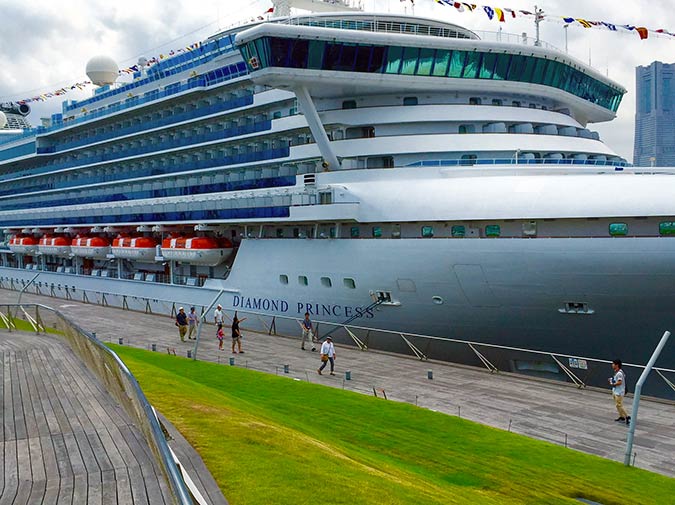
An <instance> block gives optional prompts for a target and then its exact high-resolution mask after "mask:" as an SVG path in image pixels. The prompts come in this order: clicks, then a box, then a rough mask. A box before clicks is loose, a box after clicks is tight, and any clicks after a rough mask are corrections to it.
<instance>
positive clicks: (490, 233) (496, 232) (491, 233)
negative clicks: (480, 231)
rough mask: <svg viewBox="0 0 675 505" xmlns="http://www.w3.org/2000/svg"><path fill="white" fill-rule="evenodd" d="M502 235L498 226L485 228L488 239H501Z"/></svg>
mask: <svg viewBox="0 0 675 505" xmlns="http://www.w3.org/2000/svg"><path fill="white" fill-rule="evenodd" d="M501 234H502V229H501V226H499V225H498V224H489V225H487V226H486V227H485V236H486V237H499V236H500V235H501Z"/></svg>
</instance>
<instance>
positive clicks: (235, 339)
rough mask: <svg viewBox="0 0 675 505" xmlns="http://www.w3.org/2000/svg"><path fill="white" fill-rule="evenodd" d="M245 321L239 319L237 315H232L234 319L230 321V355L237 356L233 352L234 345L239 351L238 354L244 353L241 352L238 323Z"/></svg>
mask: <svg viewBox="0 0 675 505" xmlns="http://www.w3.org/2000/svg"><path fill="white" fill-rule="evenodd" d="M242 321H246V318H245V317H244V318H242V319H239V318H238V317H237V313H236V312H235V313H234V319H232V354H237V351H235V350H234V348H235V345H236V346H237V347H238V349H239V354H244V351H242V350H241V330H240V329H239V323H241V322H242Z"/></svg>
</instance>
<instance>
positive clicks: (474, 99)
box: [469, 96, 481, 105]
mask: <svg viewBox="0 0 675 505" xmlns="http://www.w3.org/2000/svg"><path fill="white" fill-rule="evenodd" d="M480 104H481V99H480V98H479V97H477V96H472V97H470V98H469V105H480Z"/></svg>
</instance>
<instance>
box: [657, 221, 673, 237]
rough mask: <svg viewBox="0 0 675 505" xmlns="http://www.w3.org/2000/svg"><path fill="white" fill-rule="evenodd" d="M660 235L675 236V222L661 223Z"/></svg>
mask: <svg viewBox="0 0 675 505" xmlns="http://www.w3.org/2000/svg"><path fill="white" fill-rule="evenodd" d="M659 234H660V235H675V222H673V221H663V222H662V223H659Z"/></svg>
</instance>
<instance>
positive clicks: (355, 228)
mask: <svg viewBox="0 0 675 505" xmlns="http://www.w3.org/2000/svg"><path fill="white" fill-rule="evenodd" d="M349 235H350V236H351V237H352V238H359V235H360V229H359V227H358V226H352V227H351V229H350V230H349Z"/></svg>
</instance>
